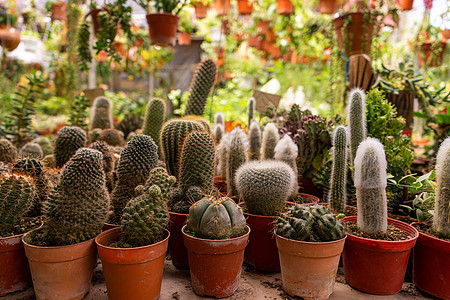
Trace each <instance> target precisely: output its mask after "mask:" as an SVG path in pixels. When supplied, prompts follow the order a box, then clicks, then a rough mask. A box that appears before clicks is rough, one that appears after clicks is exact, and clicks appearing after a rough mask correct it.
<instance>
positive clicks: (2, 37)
mask: <svg viewBox="0 0 450 300" xmlns="http://www.w3.org/2000/svg"><path fill="white" fill-rule="evenodd" d="M19 44H20V31H19V30H17V29H15V28H12V27H9V26H6V25H0V46H2V47H3V48H4V49H7V50H8V51H13V50H14V49H16V48H17V47H18V46H19Z"/></svg>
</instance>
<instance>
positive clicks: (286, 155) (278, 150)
mask: <svg viewBox="0 0 450 300" xmlns="http://www.w3.org/2000/svg"><path fill="white" fill-rule="evenodd" d="M297 155H298V148H297V145H295V143H294V142H293V141H292V139H291V138H290V136H288V135H284V137H283V138H282V139H281V140H280V141H279V142H278V144H277V146H276V147H275V159H276V160H279V161H283V162H285V163H286V164H288V165H289V167H291V169H292V171H293V172H294V179H293V180H294V182H295V186H294V189H293V191H292V194H291V197H296V196H297V193H298V188H299V187H298V170H297Z"/></svg>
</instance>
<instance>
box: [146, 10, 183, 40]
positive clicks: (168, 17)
mask: <svg viewBox="0 0 450 300" xmlns="http://www.w3.org/2000/svg"><path fill="white" fill-rule="evenodd" d="M146 17H147V23H148V27H149V37H150V44H151V45H159V46H175V44H176V42H177V27H178V21H179V18H178V17H177V16H175V15H172V14H168V13H156V14H147V15H146Z"/></svg>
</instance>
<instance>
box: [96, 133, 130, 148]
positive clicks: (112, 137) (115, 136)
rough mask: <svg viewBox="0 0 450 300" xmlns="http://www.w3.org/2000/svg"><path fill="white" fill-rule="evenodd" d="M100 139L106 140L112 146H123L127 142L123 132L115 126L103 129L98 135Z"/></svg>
mask: <svg viewBox="0 0 450 300" xmlns="http://www.w3.org/2000/svg"><path fill="white" fill-rule="evenodd" d="M98 140H99V141H104V142H105V143H107V144H108V145H110V146H119V147H123V144H124V143H125V141H124V138H123V132H122V131H120V130H117V129H114V128H108V129H103V130H102V131H101V132H100V135H99V136H98Z"/></svg>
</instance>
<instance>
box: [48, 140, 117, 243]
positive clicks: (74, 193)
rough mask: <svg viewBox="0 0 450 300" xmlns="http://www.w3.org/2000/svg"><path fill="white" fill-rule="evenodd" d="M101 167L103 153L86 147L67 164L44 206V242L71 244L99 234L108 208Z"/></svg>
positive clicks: (107, 197)
mask: <svg viewBox="0 0 450 300" xmlns="http://www.w3.org/2000/svg"><path fill="white" fill-rule="evenodd" d="M102 164H103V163H102V154H101V153H100V152H99V151H97V150H93V149H87V148H82V149H79V150H78V151H77V152H76V153H75V155H74V156H73V157H72V158H71V159H70V160H69V161H68V162H67V164H66V165H65V166H64V169H63V170H62V173H61V177H60V180H59V182H58V185H57V186H56V187H55V188H54V189H53V190H52V192H51V193H50V195H49V197H48V201H47V202H46V203H45V206H44V225H43V227H42V231H43V241H47V242H48V244H49V245H51V246H60V245H72V244H76V243H80V242H83V241H87V240H89V239H92V238H94V237H95V236H96V235H98V234H99V233H100V231H101V228H102V226H103V223H104V222H105V221H106V219H107V213H108V208H109V195H108V191H107V190H106V186H105V173H104V172H103V165H102Z"/></svg>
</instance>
